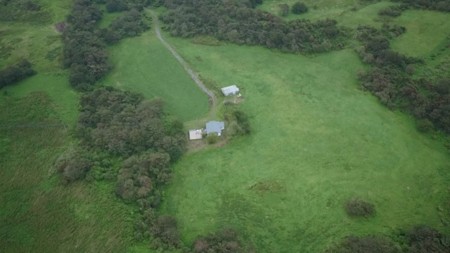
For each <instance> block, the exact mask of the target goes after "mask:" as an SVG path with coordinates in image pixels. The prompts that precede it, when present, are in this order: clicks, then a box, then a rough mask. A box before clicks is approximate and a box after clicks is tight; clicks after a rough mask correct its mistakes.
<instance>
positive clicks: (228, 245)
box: [193, 229, 253, 253]
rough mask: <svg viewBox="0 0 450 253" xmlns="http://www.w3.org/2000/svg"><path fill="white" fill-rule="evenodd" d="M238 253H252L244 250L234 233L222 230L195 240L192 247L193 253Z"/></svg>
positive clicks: (249, 250)
mask: <svg viewBox="0 0 450 253" xmlns="http://www.w3.org/2000/svg"><path fill="white" fill-rule="evenodd" d="M210 252H214V253H229V252H233V253H240V252H253V251H252V250H251V249H245V247H243V246H242V243H241V241H240V240H239V238H238V235H237V233H236V231H234V230H232V229H224V230H221V231H218V232H216V233H213V234H209V235H207V236H201V237H199V238H197V239H196V240H195V242H194V245H193V253H210Z"/></svg>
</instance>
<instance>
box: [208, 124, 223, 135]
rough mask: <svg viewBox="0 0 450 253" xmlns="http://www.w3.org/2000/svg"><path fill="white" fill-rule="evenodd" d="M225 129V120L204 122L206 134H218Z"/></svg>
mask: <svg viewBox="0 0 450 253" xmlns="http://www.w3.org/2000/svg"><path fill="white" fill-rule="evenodd" d="M224 129H225V122H223V121H209V122H207V123H206V134H211V133H216V134H217V135H218V136H220V135H221V134H222V130H224Z"/></svg>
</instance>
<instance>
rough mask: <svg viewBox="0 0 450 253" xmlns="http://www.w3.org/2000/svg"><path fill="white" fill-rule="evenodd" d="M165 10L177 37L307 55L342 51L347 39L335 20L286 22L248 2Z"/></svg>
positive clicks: (206, 0) (212, 0)
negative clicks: (207, 38)
mask: <svg viewBox="0 0 450 253" xmlns="http://www.w3.org/2000/svg"><path fill="white" fill-rule="evenodd" d="M165 6H166V7H167V8H168V9H169V11H168V12H167V13H166V14H165V15H163V16H162V18H161V19H162V21H163V22H164V23H165V24H166V27H165V28H166V29H167V30H168V31H169V32H170V33H171V34H172V35H174V36H180V37H193V36H197V35H209V36H214V37H216V38H218V39H220V40H224V41H230V42H233V43H237V44H246V45H260V46H265V47H268V48H276V49H280V50H283V51H287V52H305V53H315V52H325V51H330V50H335V49H339V48H342V47H343V46H344V45H345V42H346V39H347V34H346V32H345V31H344V29H343V28H340V27H338V26H337V22H336V21H335V20H331V19H324V20H319V21H315V22H312V21H309V20H299V19H298V20H292V21H289V22H286V21H284V20H283V19H281V18H279V17H277V16H274V15H273V14H271V13H268V12H264V11H260V10H257V9H254V8H252V7H253V4H252V3H251V2H246V1H242V2H238V1H221V0H199V1H180V0H166V1H165Z"/></svg>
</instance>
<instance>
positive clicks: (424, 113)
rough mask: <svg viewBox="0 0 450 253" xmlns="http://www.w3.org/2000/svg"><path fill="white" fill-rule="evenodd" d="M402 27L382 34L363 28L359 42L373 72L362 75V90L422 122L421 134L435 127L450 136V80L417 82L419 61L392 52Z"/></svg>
mask: <svg viewBox="0 0 450 253" xmlns="http://www.w3.org/2000/svg"><path fill="white" fill-rule="evenodd" d="M403 31H404V29H402V28H400V27H390V26H383V28H382V29H381V30H378V29H375V28H372V27H367V26H361V27H359V28H358V30H357V38H358V39H359V40H360V41H362V42H363V45H364V46H363V48H362V49H361V50H359V55H360V57H361V58H362V60H363V61H364V62H365V63H368V64H370V65H372V68H371V69H370V70H368V71H366V72H364V73H361V74H360V76H359V79H360V81H361V83H362V86H363V87H364V88H365V89H367V90H369V91H371V92H372V93H373V94H374V95H375V96H377V97H378V98H379V100H380V101H381V103H383V104H384V105H386V106H388V107H389V108H399V109H402V110H404V111H407V112H409V113H411V114H412V115H414V116H415V117H416V118H417V119H418V122H419V124H418V126H420V130H428V128H430V126H431V125H433V126H434V127H435V128H437V129H440V130H442V131H444V132H446V133H450V110H449V108H450V80H449V79H448V78H445V77H443V78H437V79H436V80H427V79H424V78H420V79H417V78H414V77H413V73H414V65H415V64H421V63H422V61H421V60H419V59H415V58H411V57H406V56H404V55H402V54H399V53H397V52H394V51H392V50H391V49H390V43H389V39H390V38H391V36H396V35H398V34H401V33H402V32H403Z"/></svg>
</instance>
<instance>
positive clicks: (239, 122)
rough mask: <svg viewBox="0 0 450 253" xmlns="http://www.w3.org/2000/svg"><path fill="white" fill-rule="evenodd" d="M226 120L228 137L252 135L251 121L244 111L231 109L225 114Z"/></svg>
mask: <svg viewBox="0 0 450 253" xmlns="http://www.w3.org/2000/svg"><path fill="white" fill-rule="evenodd" d="M225 120H226V122H227V129H226V131H227V135H228V136H230V137H231V136H237V135H247V134H250V133H251V127H250V121H249V118H248V116H247V114H245V113H244V112H243V111H241V110H237V109H231V111H230V112H227V113H226V114H225Z"/></svg>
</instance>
